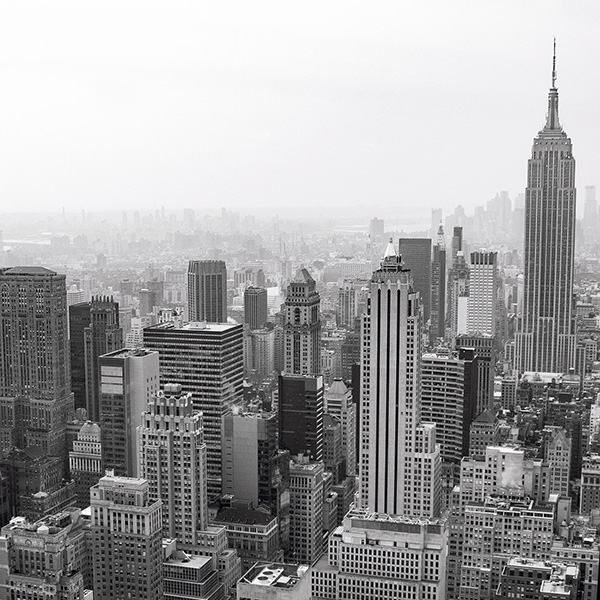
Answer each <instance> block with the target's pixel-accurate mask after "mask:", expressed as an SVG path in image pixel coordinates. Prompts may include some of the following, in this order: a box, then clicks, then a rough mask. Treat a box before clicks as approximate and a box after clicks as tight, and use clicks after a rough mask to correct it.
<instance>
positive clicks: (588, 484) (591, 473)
mask: <svg viewBox="0 0 600 600" xmlns="http://www.w3.org/2000/svg"><path fill="white" fill-rule="evenodd" d="M598 509H600V455H598V454H588V455H587V456H584V457H583V464H582V466H581V491H580V496H579V512H580V513H581V514H582V515H589V514H590V513H591V512H592V510H598Z"/></svg>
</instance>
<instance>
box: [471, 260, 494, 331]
mask: <svg viewBox="0 0 600 600" xmlns="http://www.w3.org/2000/svg"><path fill="white" fill-rule="evenodd" d="M497 257H498V254H497V252H471V267H470V269H469V300H468V303H467V333H469V334H471V335H491V336H493V335H495V334H496V302H497V298H498V260H497Z"/></svg>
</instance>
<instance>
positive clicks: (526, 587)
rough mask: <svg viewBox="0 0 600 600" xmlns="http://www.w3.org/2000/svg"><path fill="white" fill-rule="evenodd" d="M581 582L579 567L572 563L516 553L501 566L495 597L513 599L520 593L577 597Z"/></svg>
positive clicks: (557, 599)
mask: <svg viewBox="0 0 600 600" xmlns="http://www.w3.org/2000/svg"><path fill="white" fill-rule="evenodd" d="M578 584H579V569H578V568H577V566H575V565H573V564H564V563H558V562H554V561H547V560H546V561H542V560H530V559H528V558H521V557H517V556H515V557H513V558H511V559H509V561H508V562H507V563H506V565H505V566H504V568H503V569H502V573H501V575H500V583H499V585H498V588H497V589H496V590H495V596H494V597H495V598H496V599H497V600H512V598H515V597H516V596H515V593H517V592H518V594H519V597H521V598H540V600H575V598H577V596H578V594H577V592H578Z"/></svg>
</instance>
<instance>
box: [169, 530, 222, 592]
mask: <svg viewBox="0 0 600 600" xmlns="http://www.w3.org/2000/svg"><path fill="white" fill-rule="evenodd" d="M179 545H180V544H179V543H178V541H177V540H163V564H162V569H163V590H164V600H181V599H182V598H186V599H189V600H192V599H193V600H196V599H198V600H200V599H201V600H221V599H222V598H223V597H224V593H223V584H222V583H220V582H219V573H218V571H217V570H216V569H215V568H214V565H213V559H212V558H211V557H210V556H198V555H195V554H192V553H191V552H189V551H184V550H183V549H182V548H179V547H178V546H179Z"/></svg>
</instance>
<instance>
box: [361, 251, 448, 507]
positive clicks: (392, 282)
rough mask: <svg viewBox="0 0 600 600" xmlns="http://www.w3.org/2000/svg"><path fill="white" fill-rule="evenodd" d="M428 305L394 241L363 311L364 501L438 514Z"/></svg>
mask: <svg viewBox="0 0 600 600" xmlns="http://www.w3.org/2000/svg"><path fill="white" fill-rule="evenodd" d="M422 327H423V324H422V311H421V305H420V298H419V293H418V292H415V291H414V288H413V283H412V275H411V273H410V271H409V270H408V269H405V268H403V265H402V259H401V257H400V256H398V255H397V253H396V250H395V248H394V246H393V244H392V242H391V241H390V243H389V244H388V247H387V249H386V252H385V255H384V257H383V260H382V262H381V267H380V268H379V269H378V270H377V271H375V272H374V273H373V277H372V279H371V283H370V302H369V305H368V310H367V313H366V314H365V315H364V316H363V343H362V356H361V363H362V364H361V381H362V399H361V427H360V446H361V451H360V455H361V465H360V467H361V472H360V479H361V506H363V507H366V508H368V509H370V510H371V511H375V512H377V513H387V514H394V515H405V516H423V517H433V516H437V515H439V513H440V509H441V488H440V484H441V459H440V451H439V448H436V440H435V425H434V424H433V423H427V424H421V360H422V358H421V357H422V354H423V342H422Z"/></svg>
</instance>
